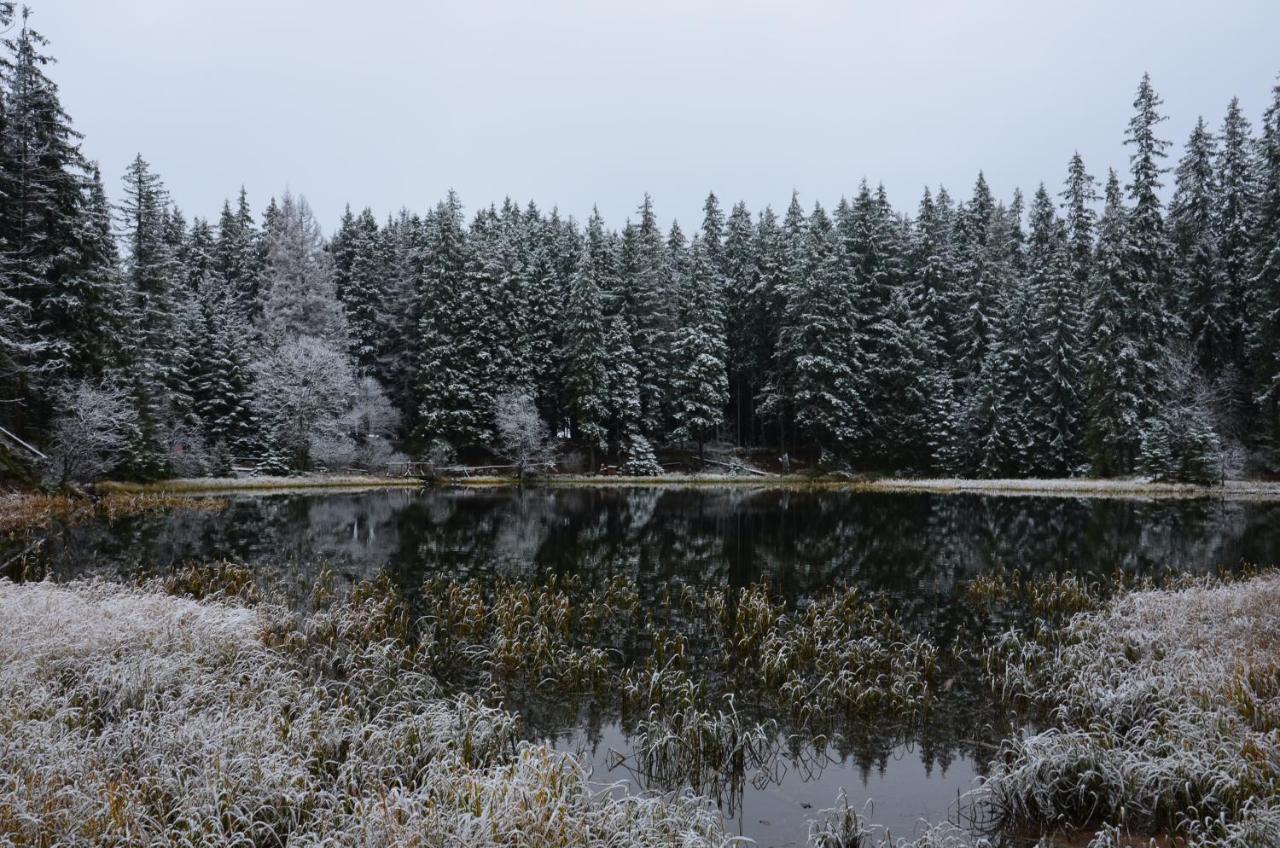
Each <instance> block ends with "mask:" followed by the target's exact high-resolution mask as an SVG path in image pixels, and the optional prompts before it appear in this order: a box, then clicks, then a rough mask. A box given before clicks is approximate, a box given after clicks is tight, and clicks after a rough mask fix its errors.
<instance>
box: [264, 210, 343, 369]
mask: <svg viewBox="0 0 1280 848" xmlns="http://www.w3.org/2000/svg"><path fill="white" fill-rule="evenodd" d="M264 236H265V239H266V246H267V252H266V268H265V271H264V277H263V279H262V288H261V289H260V291H259V298H260V300H261V307H260V311H261V314H262V318H261V321H260V323H259V331H260V333H261V335H262V338H263V340H264V341H265V342H266V343H267V344H269V345H277V344H280V343H282V342H284V341H285V340H287V339H290V338H295V337H299V336H310V337H312V338H315V339H321V340H323V341H325V342H327V343H328V344H329V345H331V346H333V347H334V348H336V349H339V350H345V349H346V345H347V322H346V317H345V316H344V315H343V312H342V304H341V302H339V300H338V295H337V289H336V287H335V285H334V279H333V260H332V258H331V257H330V256H329V253H328V252H327V251H326V250H325V249H324V239H323V237H322V235H321V233H320V225H319V224H318V223H317V222H316V219H315V215H314V214H312V212H311V207H310V205H308V204H307V199H306V198H305V197H301V196H299V197H295V196H294V195H293V194H292V193H291V192H289V191H286V192H285V193H284V195H283V196H282V197H281V199H280V206H279V210H278V212H277V213H276V214H275V215H274V216H273V217H272V220H271V225H270V227H269V228H268V230H267V232H266V233H265V234H264Z"/></svg>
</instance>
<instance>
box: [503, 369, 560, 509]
mask: <svg viewBox="0 0 1280 848" xmlns="http://www.w3.org/2000/svg"><path fill="white" fill-rule="evenodd" d="M493 423H494V431H495V432H496V433H497V436H498V438H497V441H496V442H495V443H494V448H495V449H496V450H497V452H498V454H499V455H500V456H502V457H503V458H504V459H507V460H510V461H511V462H512V463H513V464H514V465H515V467H516V475H517V476H518V477H519V478H520V483H521V485H523V484H524V480H525V476H526V475H527V474H529V473H530V472H538V471H549V470H551V469H552V468H554V467H555V461H556V443H555V440H554V439H553V438H552V437H551V433H550V432H549V431H548V430H547V423H546V422H545V421H543V420H542V416H541V415H539V414H538V406H537V404H535V403H534V401H533V393H532V392H530V391H529V390H528V389H526V388H512V389H507V390H506V391H504V392H501V393H500V394H499V395H498V396H497V398H495V401H494V413H493Z"/></svg>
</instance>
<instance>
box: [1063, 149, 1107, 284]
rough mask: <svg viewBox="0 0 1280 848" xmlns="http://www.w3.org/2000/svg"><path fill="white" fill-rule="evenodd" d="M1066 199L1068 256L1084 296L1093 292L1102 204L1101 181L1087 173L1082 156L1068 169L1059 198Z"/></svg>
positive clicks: (1064, 208)
mask: <svg viewBox="0 0 1280 848" xmlns="http://www.w3.org/2000/svg"><path fill="white" fill-rule="evenodd" d="M1058 197H1060V198H1061V199H1062V209H1063V220H1064V223H1065V225H1066V228H1067V234H1066V239H1067V255H1068V261H1069V264H1070V268H1071V276H1072V277H1073V278H1074V280H1075V284H1076V290H1077V291H1078V292H1080V293H1081V294H1082V295H1084V294H1085V293H1087V292H1088V290H1089V280H1090V277H1091V275H1092V269H1093V251H1094V236H1095V228H1096V225H1097V217H1098V216H1097V214H1096V213H1095V212H1094V209H1093V207H1094V205H1095V204H1096V203H1097V202H1098V190H1097V180H1095V179H1094V178H1093V177H1092V176H1090V174H1089V172H1088V171H1087V170H1086V169H1085V166H1084V159H1083V158H1082V157H1081V156H1080V154H1079V153H1075V154H1073V155H1072V157H1071V161H1070V163H1068V165H1067V180H1066V183H1065V184H1064V185H1063V187H1062V191H1061V192H1060V193H1059V194H1058Z"/></svg>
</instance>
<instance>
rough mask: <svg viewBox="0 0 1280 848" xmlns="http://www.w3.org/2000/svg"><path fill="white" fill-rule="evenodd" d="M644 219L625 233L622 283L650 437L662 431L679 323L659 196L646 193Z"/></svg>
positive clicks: (643, 417)
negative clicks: (675, 321) (658, 208)
mask: <svg viewBox="0 0 1280 848" xmlns="http://www.w3.org/2000/svg"><path fill="white" fill-rule="evenodd" d="M638 215H639V220H638V221H637V222H636V223H635V224H630V225H628V226H627V228H626V230H625V231H624V233H623V243H622V269H621V279H620V284H621V287H622V294H623V304H624V308H625V310H626V312H627V317H628V321H627V323H628V324H629V326H630V327H631V331H632V333H633V336H632V339H631V347H632V349H633V350H634V352H635V362H636V370H637V374H638V380H639V386H640V410H641V428H642V431H643V433H644V435H645V436H646V437H647V438H649V439H651V440H652V439H654V438H657V437H658V436H660V435H662V432H663V429H664V428H663V424H664V414H663V413H664V409H665V407H666V389H667V385H666V384H667V381H668V377H669V373H670V371H669V363H668V361H667V352H668V351H669V350H670V339H671V330H672V325H673V316H672V307H673V298H672V296H671V294H672V267H671V262H670V256H669V253H668V250H667V245H666V244H665V243H664V241H663V238H662V233H661V230H660V229H659V226H658V219H657V216H656V215H655V213H654V210H653V200H652V199H651V198H650V197H649V195H647V194H646V195H645V196H644V201H643V202H642V203H641V205H640V208H639V210H638Z"/></svg>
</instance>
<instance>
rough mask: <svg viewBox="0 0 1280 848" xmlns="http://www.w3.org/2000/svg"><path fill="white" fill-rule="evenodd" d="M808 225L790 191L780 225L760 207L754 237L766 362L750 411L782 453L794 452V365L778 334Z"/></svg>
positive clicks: (800, 270)
mask: <svg viewBox="0 0 1280 848" xmlns="http://www.w3.org/2000/svg"><path fill="white" fill-rule="evenodd" d="M808 226H809V222H808V220H807V218H806V217H805V214H804V210H803V209H801V208H800V196H799V195H798V194H797V193H796V192H792V193H791V203H790V204H789V205H788V206H787V214H786V215H785V216H784V217H783V219H782V226H781V227H779V226H778V225H777V221H776V219H775V218H774V216H773V214H772V212H771V211H770V210H769V209H767V208H766V209H765V212H764V215H762V216H761V218H760V227H759V232H758V234H757V247H756V256H757V257H758V261H759V273H760V280H759V284H758V286H757V292H756V296H757V300H758V305H757V307H756V309H757V315H758V319H757V320H758V321H759V324H760V327H761V334H760V339H761V341H762V350H761V351H760V354H761V356H762V357H763V356H766V355H767V357H768V358H767V359H762V360H761V365H762V366H763V376H762V379H761V382H760V391H759V393H758V394H757V396H756V412H757V415H758V417H759V418H761V419H764V421H762V422H761V424H762V427H761V431H762V433H766V432H767V431H768V427H769V426H772V427H773V439H774V444H776V445H777V446H778V447H779V448H780V449H781V450H782V451H783V452H784V453H786V452H787V451H788V447H791V448H794V447H795V436H794V434H793V433H792V432H791V430H792V427H791V425H792V423H793V420H794V419H793V410H794V407H793V405H792V399H793V391H794V385H793V381H794V377H795V374H794V372H793V370H792V365H793V363H794V360H793V358H792V357H791V355H790V353H789V352H787V351H784V350H783V340H782V335H783V328H784V327H785V326H786V325H787V321H788V319H787V309H788V308H789V307H788V304H789V302H790V300H791V292H793V291H798V290H799V289H800V287H801V286H802V285H803V284H804V283H805V273H806V269H807V265H806V258H807V245H806V241H807V236H806V233H807V230H808ZM794 320H795V319H794V318H793V319H792V321H793V322H794ZM766 421H767V422H769V423H768V424H766ZM766 438H767V437H766Z"/></svg>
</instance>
